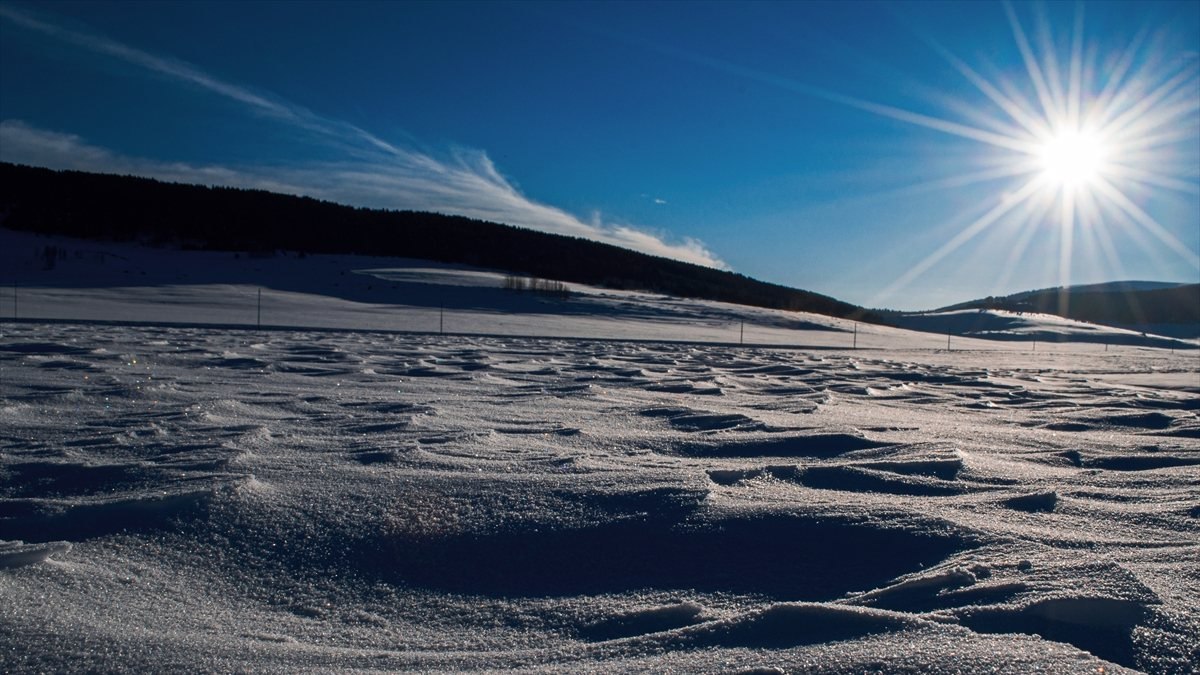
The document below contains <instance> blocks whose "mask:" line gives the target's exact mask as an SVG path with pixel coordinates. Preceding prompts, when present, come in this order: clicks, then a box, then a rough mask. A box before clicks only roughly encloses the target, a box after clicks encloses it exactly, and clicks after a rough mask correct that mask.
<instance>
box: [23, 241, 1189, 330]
mask: <svg viewBox="0 0 1200 675" xmlns="http://www.w3.org/2000/svg"><path fill="white" fill-rule="evenodd" d="M47 247H54V248H56V249H58V250H60V251H62V252H63V253H62V257H61V258H57V259H55V262H54V264H53V267H52V269H46V267H47V266H46V264H45V260H44V256H43V253H44V251H45V249H46V248H47ZM0 263H2V264H3V269H5V270H8V271H9V272H8V278H7V279H4V280H2V281H5V282H7V283H6V284H5V286H4V288H3V289H0V318H11V317H13V316H14V313H15V315H16V316H17V317H19V318H22V319H26V318H40V319H56V320H82V321H114V320H115V321H119V322H122V323H130V322H134V323H152V324H160V325H161V324H164V323H166V324H209V325H213V324H215V325H225V326H257V325H262V326H265V327H268V328H269V327H305V328H339V329H353V330H384V331H412V332H432V333H454V334H488V335H524V336H547V337H550V336H553V337H580V338H597V339H636V340H680V341H693V342H718V343H747V344H759V345H786V346H804V347H828V348H846V347H854V346H857V347H859V348H883V349H893V348H897V347H904V348H910V349H921V348H925V349H938V348H945V347H946V338H945V336H946V333H947V331H951V332H952V333H953V339H952V340H951V345H950V347H951V348H952V349H987V350H997V349H999V350H1016V351H1030V345H1029V344H1028V342H1029V341H1030V340H1035V339H1039V340H1041V341H1042V342H1043V343H1047V342H1052V341H1053V342H1061V341H1065V342H1067V343H1078V344H1069V345H1066V349H1067V350H1068V351H1078V350H1086V351H1103V350H1104V349H1105V348H1106V345H1107V346H1109V347H1111V346H1114V345H1129V346H1147V347H1160V348H1195V347H1196V346H1197V341H1190V342H1188V341H1180V340H1167V339H1162V338H1155V337H1145V336H1142V335H1141V334H1139V333H1134V332H1131V331H1125V330H1120V329H1114V328H1107V327H1101V326H1095V325H1092V324H1085V323H1081V322H1077V321H1071V320H1068V319H1061V318H1059V317H1055V316H1050V315H1028V316H1023V317H1020V318H1019V319H1018V318H1017V317H1015V316H1012V315H1003V314H1002V313H998V312H995V313H979V312H976V311H973V310H972V311H965V312H950V313H942V314H928V315H913V316H909V317H906V318H905V319H904V320H905V321H907V322H909V323H911V324H912V325H906V326H905V328H915V329H916V330H899V329H893V328H888V327H882V326H876V325H871V324H861V323H860V324H855V322H853V321H848V320H844V319H835V318H831V317H826V316H821V315H816V314H807V313H800V312H784V311H778V310H768V309H760V308H754V307H745V306H741V305H731V304H727V303H719V302H710V301H702V300H692V299H682V298H668V297H665V296H661V295H653V294H648V293H638V292H629V291H614V290H609V289H599V288H592V287H588V286H584V285H578V284H572V285H570V288H571V291H572V294H571V296H570V298H568V299H566V300H561V299H557V298H552V297H546V296H538V295H534V294H528V293H514V292H512V291H508V290H505V289H504V288H503V286H504V279H505V276H506V275H505V274H504V273H501V272H494V271H487V270H478V269H472V268H463V267H458V266H450V265H442V264H439V263H432V262H429V261H423V260H411V259H401V258H378V257H355V256H308V257H299V256H297V255H296V254H294V253H293V254H280V255H277V256H274V257H269V258H252V257H250V256H248V255H246V254H234V253H226V252H200V251H177V250H169V249H154V248H148V247H143V246H136V245H119V244H111V243H104V244H100V243H96V242H90V241H83V240H73V239H67V238H60V237H41V236H35V235H29V234H25V233H19V232H15V231H13V230H7V229H3V228H0ZM13 282H16V285H15V286H14V285H13ZM14 295H15V296H16V298H15V300H16V302H15V305H14ZM981 317H983V318H992V319H993V320H992V321H989V322H987V323H986V324H981V323H980V320H981ZM928 333H934V334H932V335H931V334H928ZM978 338H984V339H978ZM1014 341H1016V342H1017V344H1009V343H1012V342H1014ZM1022 342H1023V343H1022ZM1038 347H1039V348H1040V349H1042V350H1043V351H1045V350H1046V349H1048V348H1050V346H1049V345H1047V344H1041V345H1039V346H1038Z"/></svg>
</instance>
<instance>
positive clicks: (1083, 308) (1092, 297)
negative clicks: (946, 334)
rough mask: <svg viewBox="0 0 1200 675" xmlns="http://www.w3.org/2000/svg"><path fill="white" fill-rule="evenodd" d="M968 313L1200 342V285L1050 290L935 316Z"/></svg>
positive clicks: (1107, 285) (992, 300) (947, 309)
mask: <svg viewBox="0 0 1200 675" xmlns="http://www.w3.org/2000/svg"><path fill="white" fill-rule="evenodd" d="M964 309H979V310H987V309H999V310H1006V311H1010V312H1031V313H1039V314H1054V315H1057V316H1061V317H1063V318H1067V319H1075V320H1077V321H1087V322H1089V323H1095V324H1101V325H1105V326H1115V327H1118V328H1129V329H1132V330H1137V331H1141V332H1147V333H1155V334H1159V335H1168V336H1171V337H1185V338H1192V337H1200V284H1178V283H1168V282H1156V281H1115V282H1109V283H1104V284H1089V285H1084V286H1069V287H1063V288H1045V289H1041V290H1036V291H1025V292H1022V293H1014V294H1012V295H1006V296H1002V297H987V298H981V299H979V300H972V301H970V302H964V303H959V304H957V305H951V306H949V307H943V308H941V309H939V310H936V311H938V312H952V311H958V310H964Z"/></svg>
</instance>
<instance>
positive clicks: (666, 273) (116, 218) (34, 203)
mask: <svg viewBox="0 0 1200 675" xmlns="http://www.w3.org/2000/svg"><path fill="white" fill-rule="evenodd" d="M0 217H2V218H3V221H2V223H3V225H4V226H5V227H9V228H12V229H15V230H25V231H30V232H38V233H43V234H58V235H67V236H72V237H83V238H90V239H108V240H114V241H137V242H141V243H145V244H149V245H154V246H177V247H183V248H197V249H209V250H224V251H248V252H255V251H273V250H289V251H301V252H305V253H331V254H361V255H377V256H400V257H408V258H420V259H425V260H437V261H441V262H447V263H460V264H466V265H472V266H478V267H487V268H493V269H499V270H505V271H509V272H513V273H518V274H525V275H530V276H534V277H541V278H546V279H556V280H561V281H569V282H575V283H583V284H593V285H598V286H605V287H608V288H620V289H637V290H647V291H653V292H657V293H664V294H667V295H675V296H681V297H689V298H704V299H710V300H721V301H725V302H733V303H738V304H744V305H753V306H758V307H768V308H773V309H785V310H792V311H805V312H815V313H819V314H825V315H829V316H839V317H852V318H855V319H860V320H871V319H872V318H876V317H874V315H871V314H869V313H864V311H863V310H862V309H861V308H859V307H856V306H854V305H851V304H848V303H845V302H841V301H839V300H835V299H834V298H830V297H827V296H824V295H819V294H816V293H810V292H807V291H801V290H797V289H793V288H788V287H786V286H779V285H776V284H769V283H765V282H762V281H757V280H754V279H751V278H749V277H746V276H744V275H741V274H735V273H732V272H724V271H721V270H715V269H710V268H707V267H702V266H700V265H693V264H690V263H684V262H679V261H676V260H669V259H666V258H660V257H656V256H651V255H647V254H644V253H638V252H636V251H631V250H628V249H623V248H620V247H617V246H612V245H609V244H601V243H597V242H594V241H590V240H586V239H580V238H575V237H566V236H562V235H555V234H547V233H544V232H536V231H533V230H528V229H524V228H519V227H512V226H509V225H501V224H497V223H490V222H486V221H481V220H474V219H471V218H464V217H461V216H447V215H441V214H436V213H426V212H417V211H387V210H381V209H366V208H355V207H351V206H344V205H341V204H335V203H332V202H326V201H320V200H316V199H312V198H309V197H295V196H291V195H283V194H276V193H271V192H266V191H263V190H244V189H237V188H226V187H206V186H201V185H185V184H179V183H164V182H160V181H156V180H152V179H148V178H138V177H132V176H116V175H109V174H96V173H85V172H79V171H52V170H50V169H42V168H34V167H27V166H18V165H14V164H8V163H0Z"/></svg>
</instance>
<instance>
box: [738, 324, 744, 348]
mask: <svg viewBox="0 0 1200 675" xmlns="http://www.w3.org/2000/svg"><path fill="white" fill-rule="evenodd" d="M738 344H740V345H744V344H746V322H745V321H743V322H742V329H741V332H739V333H738Z"/></svg>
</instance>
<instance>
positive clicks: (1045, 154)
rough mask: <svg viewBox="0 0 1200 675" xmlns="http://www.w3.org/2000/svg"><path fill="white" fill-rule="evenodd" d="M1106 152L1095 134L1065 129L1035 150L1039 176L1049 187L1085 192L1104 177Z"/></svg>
mask: <svg viewBox="0 0 1200 675" xmlns="http://www.w3.org/2000/svg"><path fill="white" fill-rule="evenodd" d="M1107 157H1108V151H1107V149H1106V148H1105V146H1104V143H1103V141H1101V140H1100V139H1099V138H1098V137H1097V136H1096V134H1094V133H1090V132H1087V131H1076V130H1072V129H1066V130H1062V131H1059V132H1058V133H1057V134H1055V135H1054V136H1053V137H1051V138H1048V139H1047V140H1046V141H1045V142H1044V143H1043V144H1042V146H1041V147H1040V148H1039V149H1038V160H1039V162H1040V163H1041V167H1042V175H1043V176H1044V177H1045V178H1046V180H1048V181H1050V183H1051V184H1052V185H1056V186H1060V187H1063V188H1074V189H1079V188H1085V187H1087V186H1089V185H1090V184H1092V183H1093V182H1094V181H1095V180H1096V179H1097V178H1099V177H1100V176H1101V175H1102V174H1103V170H1104V162H1105V159H1107Z"/></svg>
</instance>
